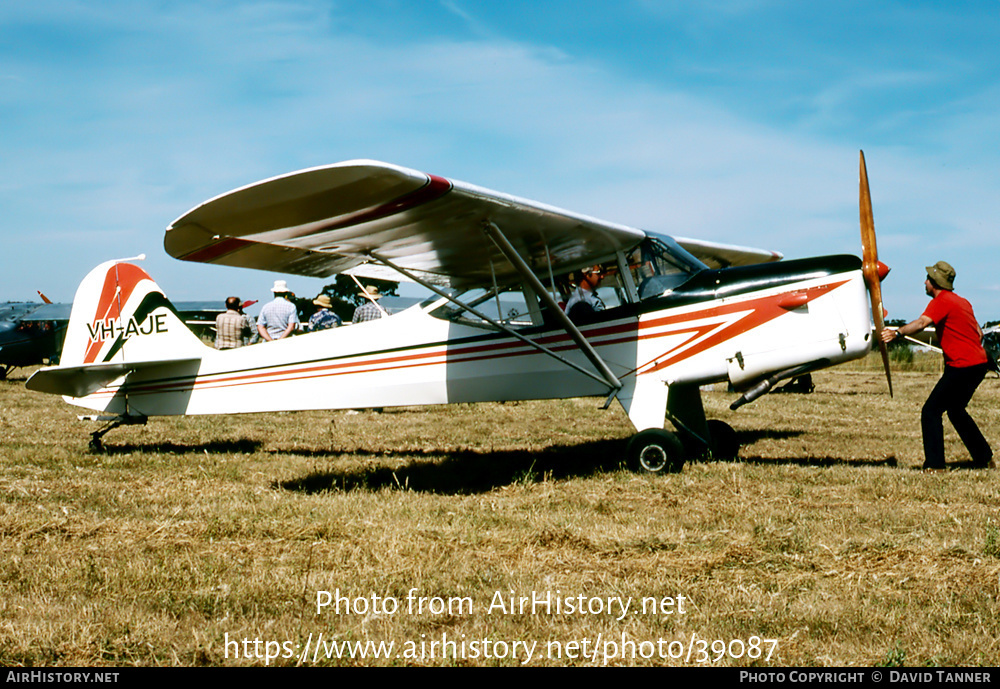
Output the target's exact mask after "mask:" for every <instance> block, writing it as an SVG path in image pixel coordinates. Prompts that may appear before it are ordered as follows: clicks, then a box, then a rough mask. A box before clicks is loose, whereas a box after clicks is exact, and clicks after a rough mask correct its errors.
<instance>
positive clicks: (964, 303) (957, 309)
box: [924, 290, 987, 368]
mask: <svg viewBox="0 0 1000 689" xmlns="http://www.w3.org/2000/svg"><path fill="white" fill-rule="evenodd" d="M924 315H925V316H927V317H928V318H930V319H931V320H932V321H934V326H935V328H936V329H937V336H938V339H939V340H940V341H941V349H942V350H943V351H944V363H945V365H946V366H954V367H955V368H967V367H969V366H978V365H979V364H985V363H986V361H987V359H986V350H984V349H983V343H982V337H981V336H980V334H979V325H978V322H977V321H976V315H975V314H974V313H972V304H970V303H969V302H968V300H966V299H963V298H962V297H960V296H958V295H957V294H955V293H954V292H951V291H949V290H942V291H941V292H939V293H938V295H937V296H936V297H934V298H933V299H931V303H930V304H928V305H927V309H926V310H925V311H924Z"/></svg>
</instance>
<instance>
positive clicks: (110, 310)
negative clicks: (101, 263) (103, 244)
mask: <svg viewBox="0 0 1000 689" xmlns="http://www.w3.org/2000/svg"><path fill="white" fill-rule="evenodd" d="M140 280H152V278H150V277H149V275H147V274H146V271H144V270H143V269H142V268H140V267H139V266H134V265H132V264H131V263H116V264H115V265H113V266H111V267H110V268H108V272H107V274H106V275H105V276H104V288H103V289H102V290H101V298H100V300H99V301H98V302H97V312H96V313H95V314H94V321H93V323H92V325H93V326H94V327H98V325H99V324H100V323H103V322H105V321H106V320H108V319H111V320H115V319H119V318H121V315H122V314H121V306H122V304H124V303H126V302H127V301H128V298H129V297H130V296H132V292H133V291H134V290H135V287H136V285H138V284H139V281H140ZM103 344H104V342H103V341H102V340H90V341H89V343H88V344H87V353H86V355H85V356H84V357H83V363H85V364H92V363H94V360H95V359H96V358H97V354H98V352H100V350H101V346H102V345H103Z"/></svg>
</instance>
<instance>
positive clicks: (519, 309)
mask: <svg viewBox="0 0 1000 689" xmlns="http://www.w3.org/2000/svg"><path fill="white" fill-rule="evenodd" d="M452 296H453V297H455V298H456V299H458V300H459V301H461V302H462V303H463V304H465V305H466V306H469V307H472V308H473V309H475V310H476V311H478V312H479V313H481V314H483V315H484V316H486V317H487V318H489V319H491V320H494V321H497V322H499V323H503V324H504V325H507V326H510V327H514V328H520V327H525V326H529V325H532V323H533V321H532V313H531V309H530V308H529V306H528V302H527V300H526V299H525V298H524V293H523V292H521V291H520V290H518V289H492V288H490V289H479V288H477V289H471V290H468V291H466V292H462V293H457V292H456V293H455V294H452ZM535 311H536V312H537V311H538V307H537V304H536V306H535ZM430 315H432V316H434V317H435V318H442V319H445V320H449V321H460V322H463V323H466V324H469V325H483V326H487V327H489V324H488V323H487V321H485V320H483V319H482V318H480V317H479V316H477V315H475V314H474V313H472V312H471V311H468V310H466V309H463V308H462V307H460V306H458V305H457V304H455V303H454V302H450V301H445V302H444V303H443V304H442V305H440V306H438V307H437V308H436V309H434V310H433V311H431V312H430Z"/></svg>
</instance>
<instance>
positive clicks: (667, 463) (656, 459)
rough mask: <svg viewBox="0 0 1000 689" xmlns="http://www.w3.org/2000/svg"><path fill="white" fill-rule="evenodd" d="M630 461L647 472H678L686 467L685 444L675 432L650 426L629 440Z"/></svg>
mask: <svg viewBox="0 0 1000 689" xmlns="http://www.w3.org/2000/svg"><path fill="white" fill-rule="evenodd" d="M627 453H628V463H629V466H630V467H632V468H633V469H634V470H635V471H641V472H644V473H647V474H676V473H678V472H679V471H680V470H681V469H683V468H684V454H685V453H684V446H683V445H681V441H680V440H679V439H678V438H677V436H676V435H675V434H674V433H671V432H670V431H664V430H661V429H659V428H648V429H646V430H645V431H640V432H639V433H636V434H635V435H633V436H632V439H631V440H629V441H628V450H627Z"/></svg>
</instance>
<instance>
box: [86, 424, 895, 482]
mask: <svg viewBox="0 0 1000 689" xmlns="http://www.w3.org/2000/svg"><path fill="white" fill-rule="evenodd" d="M800 435H803V432H802V431H769V430H761V431H742V432H740V433H739V438H740V442H741V444H744V445H749V444H750V443H753V442H755V441H757V440H761V439H765V438H770V439H779V440H780V439H787V438H794V437H797V436H800ZM262 444H263V443H262V442H261V441H259V440H250V439H241V440H220V441H212V442H205V443H193V444H181V443H173V442H165V443H122V444H118V445H107V446H105V447H104V450H103V452H104V454H109V455H124V454H131V453H136V452H141V453H159V454H173V455H187V454H203V453H208V454H253V453H255V452H259V451H261V446H262ZM625 446H626V441H625V440H624V439H622V440H599V441H594V442H587V443H581V444H579V445H555V446H551V447H547V448H545V449H543V450H540V451H530V450H493V451H491V450H455V451H449V450H406V451H398V452H397V451H383V452H373V451H369V450H360V449H352V450H336V449H329V450H317V449H313V450H310V449H302V448H297V449H294V450H269V451H268V452H269V453H270V454H273V455H296V456H312V457H317V458H335V457H339V456H342V455H351V456H354V457H370V458H372V459H378V458H384V457H393V458H395V459H401V460H407V461H408V463H407V464H406V465H404V466H401V467H397V468H390V467H365V468H361V469H350V470H337V469H330V470H327V471H314V472H312V473H310V474H307V475H305V476H302V477H299V478H293V479H288V480H285V481H274V482H272V484H271V486H272V487H273V488H277V489H282V490H288V491H293V492H301V493H307V494H313V493H322V492H325V491H340V492H347V491H353V490H363V491H372V492H374V491H378V490H381V489H384V488H390V489H403V490H412V491H416V492H425V493H438V494H443V495H468V494H476V493H485V492H489V491H491V490H495V489H497V488H501V487H503V486H508V485H512V484H518V483H521V484H530V483H539V482H542V481H545V480H562V479H571V478H587V477H590V476H594V475H597V474H602V473H609V472H614V471H617V470H619V469H620V468H621V467H622V466H623V465H624V464H625ZM442 456H443V457H444V459H439V458H441V457H442ZM736 461H739V462H742V463H746V464H759V465H775V466H777V465H788V464H795V465H799V466H819V467H830V466H892V467H894V466H896V464H897V462H896V459H895V457H889V458H887V459H881V460H857V459H851V460H848V459H844V458H839V457H795V458H774V457H760V456H746V457H740V458H739V459H738V460H736Z"/></svg>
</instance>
